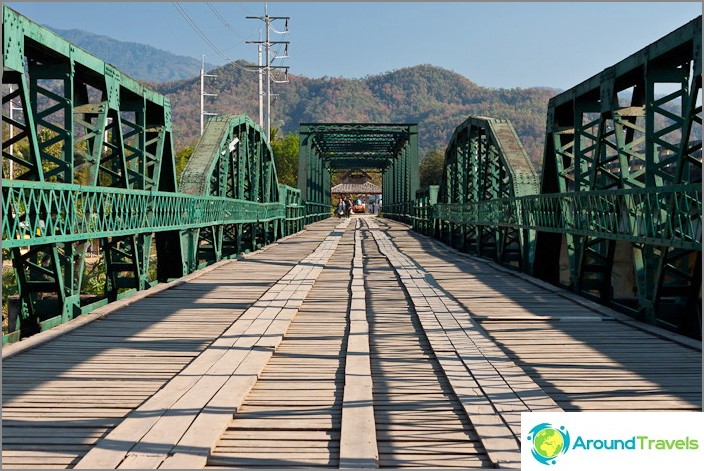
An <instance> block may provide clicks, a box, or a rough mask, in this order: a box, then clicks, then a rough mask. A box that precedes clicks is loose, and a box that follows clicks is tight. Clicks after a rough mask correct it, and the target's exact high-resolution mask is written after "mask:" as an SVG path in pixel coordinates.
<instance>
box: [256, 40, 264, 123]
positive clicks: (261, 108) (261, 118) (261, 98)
mask: <svg viewBox="0 0 704 471" xmlns="http://www.w3.org/2000/svg"><path fill="white" fill-rule="evenodd" d="M259 40H260V41H261V40H262V31H261V30H259ZM257 56H258V57H257V66H258V67H259V73H258V74H257V75H259V127H260V128H262V129H264V90H262V88H264V86H263V82H262V45H261V44H257Z"/></svg>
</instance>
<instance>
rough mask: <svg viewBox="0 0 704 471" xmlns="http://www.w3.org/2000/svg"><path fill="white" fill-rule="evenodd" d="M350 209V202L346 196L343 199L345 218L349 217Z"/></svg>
mask: <svg viewBox="0 0 704 471" xmlns="http://www.w3.org/2000/svg"><path fill="white" fill-rule="evenodd" d="M351 209H352V201H350V198H349V197H348V196H346V197H345V217H346V218H348V217H350V210H351Z"/></svg>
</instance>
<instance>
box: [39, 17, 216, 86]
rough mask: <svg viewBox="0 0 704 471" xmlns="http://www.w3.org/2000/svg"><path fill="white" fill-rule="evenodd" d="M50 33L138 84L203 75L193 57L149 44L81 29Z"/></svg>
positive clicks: (209, 66) (207, 66) (199, 65)
mask: <svg viewBox="0 0 704 471" xmlns="http://www.w3.org/2000/svg"><path fill="white" fill-rule="evenodd" d="M49 29H52V30H53V31H54V32H55V33H56V34H58V35H59V36H61V37H62V38H64V39H66V40H67V41H70V42H72V43H74V44H75V45H77V46H78V47H80V48H83V49H85V50H86V51H88V52H90V53H91V54H93V55H94V56H97V57H99V58H101V59H102V60H104V61H105V62H107V63H109V64H112V65H114V66H115V67H117V68H118V69H119V70H120V71H122V72H123V73H125V74H127V75H129V76H130V77H132V78H134V79H136V80H147V81H150V82H166V81H169V80H182V79H187V78H190V77H195V76H197V75H199V74H200V67H201V62H200V61H199V60H197V59H194V58H192V57H186V56H179V55H176V54H172V53H170V52H168V51H164V50H162V49H157V48H155V47H152V46H147V45H146V44H139V43H133V42H125V41H118V40H116V39H112V38H109V37H107V36H101V35H99V34H93V33H89V32H87V31H82V30H79V29H69V30H65V29H53V28H50V27H49ZM213 67H215V66H213V65H210V64H207V63H206V68H207V69H210V68H213Z"/></svg>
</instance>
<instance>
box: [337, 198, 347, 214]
mask: <svg viewBox="0 0 704 471" xmlns="http://www.w3.org/2000/svg"><path fill="white" fill-rule="evenodd" d="M344 213H345V202H344V201H342V197H340V199H338V200H337V218H338V219H340V218H341V217H342V215H343V214H344Z"/></svg>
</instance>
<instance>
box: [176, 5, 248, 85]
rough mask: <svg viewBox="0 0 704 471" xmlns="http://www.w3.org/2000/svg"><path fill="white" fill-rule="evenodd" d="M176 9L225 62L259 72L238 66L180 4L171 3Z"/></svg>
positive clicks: (240, 67)
mask: <svg viewBox="0 0 704 471" xmlns="http://www.w3.org/2000/svg"><path fill="white" fill-rule="evenodd" d="M171 3H172V5H174V7H176V9H177V10H178V12H179V13H180V14H181V16H182V17H183V19H184V20H186V23H188V25H189V26H190V27H191V29H193V31H195V32H196V34H197V35H198V36H199V37H200V38H201V40H202V41H203V42H204V43H205V44H206V46H208V47H210V48H211V49H212V50H213V51H215V53H216V54H217V55H219V56H220V57H222V58H223V59H224V60H225V62H227V63H230V64H232V65H233V66H234V67H236V68H238V69H240V70H243V71H245V72H257V70H256V69H251V68H247V67H242V66H241V65H239V64H237V63H236V62H235V61H233V60H232V59H230V58H229V57H227V56H226V55H225V53H223V52H222V51H221V50H220V49H219V48H218V47H217V46H216V45H215V44H214V43H213V42H212V41H211V40H210V39H208V37H207V36H206V35H205V33H203V31H202V30H201V29H200V28H199V27H198V25H197V24H196V22H195V21H194V20H193V18H191V16H190V15H189V14H188V12H186V10H184V8H183V7H182V6H181V5H180V4H179V3H178V2H171Z"/></svg>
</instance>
